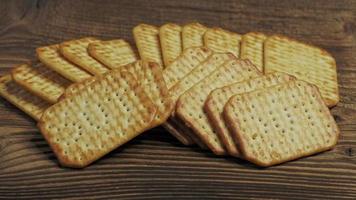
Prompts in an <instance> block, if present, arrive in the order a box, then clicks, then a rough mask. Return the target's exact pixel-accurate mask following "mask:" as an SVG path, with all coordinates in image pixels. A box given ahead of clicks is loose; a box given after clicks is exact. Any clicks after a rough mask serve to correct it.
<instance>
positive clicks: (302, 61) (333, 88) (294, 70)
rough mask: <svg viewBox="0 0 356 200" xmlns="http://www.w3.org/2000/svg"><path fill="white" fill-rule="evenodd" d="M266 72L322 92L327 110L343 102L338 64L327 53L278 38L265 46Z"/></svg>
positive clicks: (269, 41)
mask: <svg viewBox="0 0 356 200" xmlns="http://www.w3.org/2000/svg"><path fill="white" fill-rule="evenodd" d="M264 45H265V46H264V59H265V60H264V62H265V66H264V68H265V69H264V71H265V72H266V73H268V72H272V71H280V72H285V73H288V74H291V75H293V76H295V77H297V78H298V79H300V80H304V81H306V82H309V83H312V84H314V85H316V86H317V87H318V88H319V91H320V93H321V96H322V97H323V99H324V101H325V103H326V105H327V106H329V107H332V106H334V105H336V104H337V103H338V102H339V90H338V84H337V73H336V63H335V60H334V58H333V57H332V56H331V55H330V54H329V53H328V52H326V51H325V50H322V49H320V48H317V47H314V46H311V45H308V44H304V43H301V42H298V41H296V40H293V39H290V38H287V37H284V36H278V35H274V36H271V37H269V38H268V39H267V40H266V42H265V44H264Z"/></svg>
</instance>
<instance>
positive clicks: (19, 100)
mask: <svg viewBox="0 0 356 200" xmlns="http://www.w3.org/2000/svg"><path fill="white" fill-rule="evenodd" d="M0 95H1V96H2V97H4V98H5V99H6V100H8V101H9V102H10V103H12V104H13V105H15V106H16V107H17V108H19V109H20V110H22V111H24V112H25V113H26V114H28V115H29V116H30V117H32V118H33V119H35V120H39V119H40V118H41V116H42V113H43V112H44V111H45V109H47V108H48V107H49V106H50V104H49V103H48V102H46V101H44V100H43V99H41V98H39V97H37V96H34V95H33V94H31V93H30V92H28V91H27V90H26V89H24V88H22V87H21V86H19V85H17V84H16V83H15V82H14V81H13V80H12V78H11V75H5V76H3V77H1V78H0Z"/></svg>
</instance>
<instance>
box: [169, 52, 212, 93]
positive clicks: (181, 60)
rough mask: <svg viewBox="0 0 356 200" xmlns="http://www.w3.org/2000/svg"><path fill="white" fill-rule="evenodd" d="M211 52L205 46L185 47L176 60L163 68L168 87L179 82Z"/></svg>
mask: <svg viewBox="0 0 356 200" xmlns="http://www.w3.org/2000/svg"><path fill="white" fill-rule="evenodd" d="M211 54H212V51H211V50H209V49H208V48H205V47H197V48H189V49H185V50H184V51H183V53H182V54H181V55H180V56H179V57H178V58H177V59H176V60H175V61H173V62H172V63H171V64H170V65H168V66H167V67H166V68H165V69H164V70H163V78H164V80H165V82H166V84H167V87H168V89H170V88H171V87H172V86H174V85H175V84H176V83H178V81H180V80H181V79H182V78H183V77H184V76H186V75H187V74H188V73H189V72H190V71H192V69H194V68H195V67H196V66H198V65H199V64H200V63H201V62H202V61H204V60H205V59H206V58H207V57H208V56H210V55H211Z"/></svg>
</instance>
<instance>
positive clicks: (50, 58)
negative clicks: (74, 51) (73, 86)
mask: <svg viewBox="0 0 356 200" xmlns="http://www.w3.org/2000/svg"><path fill="white" fill-rule="evenodd" d="M36 53H37V57H38V59H39V60H40V61H41V62H42V63H43V64H45V65H46V66H47V67H49V68H51V69H52V70H53V71H56V72H57V73H59V74H60V75H62V76H63V77H65V78H66V79H68V80H70V81H73V82H80V81H82V80H84V79H87V78H89V77H91V75H90V74H89V73H88V72H87V71H84V70H83V69H81V68H79V67H78V66H76V65H74V64H72V63H71V62H69V61H68V60H66V59H65V58H64V57H63V56H62V55H61V54H60V52H59V45H51V46H45V47H39V48H37V49H36Z"/></svg>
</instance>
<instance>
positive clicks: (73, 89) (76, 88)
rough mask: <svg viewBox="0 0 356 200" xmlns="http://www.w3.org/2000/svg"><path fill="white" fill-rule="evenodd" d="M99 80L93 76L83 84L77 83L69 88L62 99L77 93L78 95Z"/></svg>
mask: <svg viewBox="0 0 356 200" xmlns="http://www.w3.org/2000/svg"><path fill="white" fill-rule="evenodd" d="M97 79H98V76H92V77H90V78H87V79H85V80H83V81H82V82H77V83H73V84H71V85H70V86H68V87H67V88H66V89H65V91H64V93H63V95H62V96H61V99H63V98H66V97H68V96H71V95H73V94H75V93H77V92H78V91H80V90H82V89H83V88H85V87H87V86H88V85H90V84H91V83H93V82H94V81H96V80H97Z"/></svg>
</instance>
